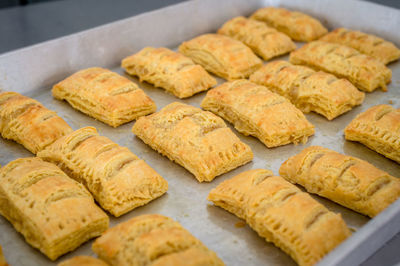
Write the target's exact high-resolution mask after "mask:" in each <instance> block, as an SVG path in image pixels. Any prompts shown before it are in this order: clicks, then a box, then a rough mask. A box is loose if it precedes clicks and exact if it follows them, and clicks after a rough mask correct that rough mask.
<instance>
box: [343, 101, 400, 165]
mask: <svg viewBox="0 0 400 266" xmlns="http://www.w3.org/2000/svg"><path fill="white" fill-rule="evenodd" d="M344 135H345V137H346V139H347V140H352V141H358V142H361V143H362V144H364V145H365V146H367V147H368V148H370V149H372V150H374V151H376V152H379V153H380V154H383V155H384V156H386V157H387V158H390V159H392V160H394V161H396V162H398V163H400V109H395V108H393V107H392V106H390V105H386V104H382V105H377V106H373V107H371V108H369V109H368V110H367V111H365V112H363V113H361V114H359V115H358V116H357V117H356V118H354V119H353V121H351V123H350V124H349V125H347V127H346V128H345V130H344Z"/></svg>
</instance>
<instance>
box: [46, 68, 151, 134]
mask: <svg viewBox="0 0 400 266" xmlns="http://www.w3.org/2000/svg"><path fill="white" fill-rule="evenodd" d="M52 92H53V96H54V97H55V98H56V99H58V100H66V101H67V102H69V104H71V105H72V107H74V108H75V109H77V110H79V111H81V112H82V113H85V114H87V115H89V116H91V117H94V118H96V119H98V120H100V121H101V122H104V123H106V124H108V125H110V126H113V127H117V126H119V125H122V124H124V123H127V122H130V121H132V120H134V119H136V118H138V117H140V116H143V115H147V114H151V113H153V112H155V111H156V105H155V103H154V102H153V100H152V99H150V98H149V97H148V96H147V95H146V94H145V93H144V91H143V90H141V89H139V87H138V86H137V85H136V84H135V83H133V82H132V81H130V80H129V79H127V78H125V77H122V76H120V75H118V74H117V73H114V72H111V71H110V70H108V69H104V68H99V67H93V68H88V69H84V70H81V71H78V72H76V73H75V74H73V75H72V76H70V77H68V78H66V79H65V80H63V81H61V82H59V83H57V84H56V85H54V86H53V90H52Z"/></svg>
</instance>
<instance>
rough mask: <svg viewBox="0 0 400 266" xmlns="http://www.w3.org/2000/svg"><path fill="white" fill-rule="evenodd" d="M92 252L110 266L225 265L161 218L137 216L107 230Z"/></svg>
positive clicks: (195, 240) (169, 220)
mask: <svg viewBox="0 0 400 266" xmlns="http://www.w3.org/2000/svg"><path fill="white" fill-rule="evenodd" d="M92 248H93V251H94V252H95V253H96V254H97V255H98V256H99V257H100V258H101V259H103V260H104V261H106V262H108V263H109V264H110V265H131V266H140V265H152V266H161V265H175V266H186V265H189V266H201V265H214V266H220V265H221V266H222V265H224V263H223V262H222V260H221V259H220V258H218V257H217V255H216V254H215V253H214V252H213V251H211V250H209V249H208V248H207V247H206V246H204V244H203V243H201V241H200V240H198V239H197V238H195V237H194V236H193V235H192V234H190V233H189V232H188V231H187V230H185V229H184V228H183V227H182V226H181V225H180V224H179V223H178V222H175V221H174V220H172V219H171V218H169V217H166V216H162V215H158V214H147V215H140V216H136V217H134V218H132V219H130V220H128V221H126V222H123V223H120V224H118V225H116V226H114V227H112V228H110V229H108V230H107V231H106V232H105V233H104V234H103V235H102V236H101V237H99V238H98V239H96V241H95V242H94V243H93V246H92Z"/></svg>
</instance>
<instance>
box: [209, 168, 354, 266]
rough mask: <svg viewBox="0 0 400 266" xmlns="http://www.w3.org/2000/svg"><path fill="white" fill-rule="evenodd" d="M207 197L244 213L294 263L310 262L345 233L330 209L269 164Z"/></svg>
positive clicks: (339, 219)
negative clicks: (268, 168) (274, 173)
mask: <svg viewBox="0 0 400 266" xmlns="http://www.w3.org/2000/svg"><path fill="white" fill-rule="evenodd" d="M208 200H210V201H212V202H213V203H214V204H215V205H217V206H219V207H221V208H223V209H225V210H227V211H229V212H231V213H233V214H235V215H236V216H238V217H239V218H241V219H244V220H245V221H246V222H247V223H248V224H249V226H250V227H251V228H252V229H253V230H255V231H256V232H257V233H258V234H259V235H260V236H261V237H263V238H265V239H266V240H267V241H268V242H272V243H274V244H275V245H276V246H277V247H279V248H280V249H282V250H283V251H284V252H285V253H287V254H288V255H289V256H290V257H292V258H293V259H294V260H295V261H296V262H297V263H298V264H299V265H314V264H316V263H317V262H318V261H319V260H321V259H322V258H323V257H324V256H325V255H326V254H327V253H329V252H330V251H331V250H333V249H334V248H335V247H336V246H338V245H339V244H340V243H341V242H342V241H343V240H345V239H346V238H347V237H348V236H349V235H350V231H349V229H348V228H347V226H346V224H345V222H344V221H343V219H342V217H341V216H340V214H335V213H333V212H331V211H329V210H328V209H327V208H325V207H324V206H323V205H322V204H320V203H318V201H316V200H314V199H313V198H312V197H311V196H310V195H309V194H308V193H305V192H302V191H301V190H300V189H299V188H297V187H296V186H294V185H292V184H290V183H289V182H287V181H286V180H285V179H283V178H282V177H280V176H274V175H273V173H272V172H271V171H269V170H264V169H255V170H250V171H246V172H243V173H241V174H239V175H237V176H235V177H233V178H231V179H229V180H226V181H224V182H222V183H221V184H219V185H218V186H217V187H216V188H214V189H213V190H211V192H210V194H209V195H208Z"/></svg>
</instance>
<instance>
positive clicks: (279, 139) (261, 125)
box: [201, 80, 315, 148]
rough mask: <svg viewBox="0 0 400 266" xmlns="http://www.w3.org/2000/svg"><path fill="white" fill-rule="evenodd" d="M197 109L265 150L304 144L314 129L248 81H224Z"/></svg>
mask: <svg viewBox="0 0 400 266" xmlns="http://www.w3.org/2000/svg"><path fill="white" fill-rule="evenodd" d="M201 107H202V108H204V109H205V110H208V111H211V112H213V113H215V114H217V115H219V116H221V117H222V118H224V119H226V120H227V121H229V122H231V123H232V124H233V125H234V126H235V128H236V129H237V130H238V131H239V132H241V133H243V134H244V135H246V136H247V135H252V136H255V137H257V138H258V139H259V140H261V142H263V143H264V144H265V145H266V146H267V147H269V148H271V147H277V146H281V145H285V144H289V143H305V142H307V139H308V137H309V136H311V135H313V134H314V132H315V131H314V126H313V125H312V124H311V123H310V122H308V121H307V119H306V117H305V116H304V115H303V113H302V112H301V111H300V110H299V109H297V108H296V107H295V106H294V105H293V104H291V103H290V102H289V100H287V99H286V98H284V97H282V96H280V95H278V94H276V93H273V92H271V91H270V90H268V89H267V88H266V87H264V86H261V85H257V84H255V83H252V82H250V81H248V80H235V81H230V82H226V83H224V84H222V85H220V86H218V87H216V88H214V89H211V90H210V91H209V92H208V93H207V95H206V97H205V98H204V99H203V101H202V103H201Z"/></svg>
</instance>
